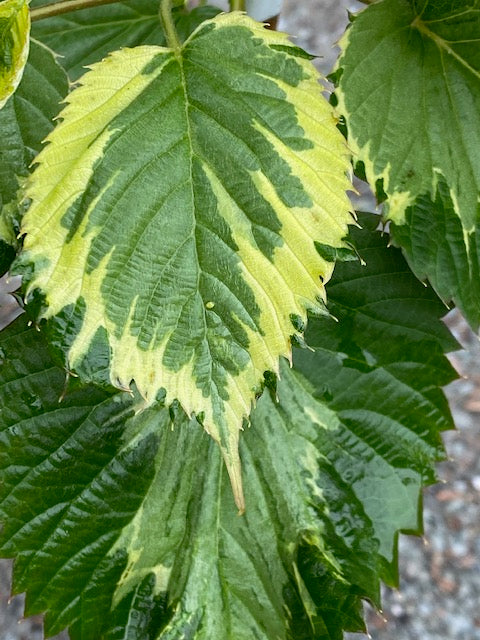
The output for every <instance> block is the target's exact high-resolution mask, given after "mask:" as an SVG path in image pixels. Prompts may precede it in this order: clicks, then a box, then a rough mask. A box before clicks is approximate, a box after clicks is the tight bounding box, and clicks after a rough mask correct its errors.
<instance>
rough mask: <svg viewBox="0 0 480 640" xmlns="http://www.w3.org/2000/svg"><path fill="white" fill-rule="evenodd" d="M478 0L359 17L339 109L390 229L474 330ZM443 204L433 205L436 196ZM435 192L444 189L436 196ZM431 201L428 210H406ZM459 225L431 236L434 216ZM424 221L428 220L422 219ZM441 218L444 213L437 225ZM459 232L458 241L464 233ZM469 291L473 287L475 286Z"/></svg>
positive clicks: (477, 313)
mask: <svg viewBox="0 0 480 640" xmlns="http://www.w3.org/2000/svg"><path fill="white" fill-rule="evenodd" d="M479 42H480V3H479V2H478V0H474V1H472V0H459V1H457V2H450V1H447V2H437V1H435V2H434V1H431V0H415V1H414V0H411V1H408V0H383V1H382V2H378V3H376V4H374V5H373V6H371V7H368V8H367V9H366V10H365V11H363V12H362V13H360V14H359V15H358V16H357V17H355V19H354V21H353V24H352V25H351V26H350V28H349V29H348V30H347V33H346V35H345V37H344V39H343V41H342V43H341V44H342V49H343V53H342V55H341V58H340V60H339V63H338V66H339V73H338V75H339V77H340V79H339V88H338V90H337V91H336V95H337V98H338V101H339V105H338V108H339V111H340V112H341V113H342V114H343V115H344V116H345V119H346V123H347V127H348V138H349V145H350V148H351V149H352V151H353V153H354V157H355V159H356V160H357V161H361V162H362V163H363V164H364V165H365V170H366V175H367V179H368V181H369V182H370V183H371V184H372V185H375V184H377V187H378V189H379V190H380V191H382V190H383V191H384V192H385V194H386V195H387V197H388V199H387V203H386V216H387V217H388V218H389V219H390V220H391V221H392V222H393V223H394V224H393V225H392V236H393V239H394V241H395V242H396V243H398V244H401V245H402V246H404V245H403V240H404V238H405V237H406V236H409V237H411V238H415V241H414V242H415V243H420V244H422V245H423V246H427V245H428V249H427V251H426V255H428V257H429V260H428V261H427V260H426V259H424V258H423V257H422V256H420V255H419V253H418V252H415V251H411V250H409V248H408V245H407V246H405V249H406V255H407V257H408V259H409V262H410V264H411V267H412V269H413V270H414V271H415V273H417V275H418V276H419V277H425V276H428V278H429V279H430V282H431V283H432V284H433V286H434V287H435V289H436V290H437V292H438V293H439V295H441V297H442V298H443V299H444V300H445V301H446V302H450V301H451V300H453V301H454V302H455V304H457V305H458V306H459V307H460V309H461V310H462V312H463V313H464V315H465V316H466V318H467V319H468V321H469V322H470V323H471V325H472V326H473V327H474V328H478V325H479V322H480V295H479V291H480V280H479V278H478V271H479V256H478V253H477V252H476V251H473V252H472V250H471V248H472V247H474V246H476V245H477V243H478V233H479V231H478V229H479V213H478V211H479V204H478V203H479V189H480V124H479V123H480V119H479V114H480V54H479V47H478V43H479ZM441 185H445V189H446V195H448V198H449V201H450V203H449V205H448V206H447V207H446V208H444V207H441V208H440V209H439V210H437V196H438V197H441V198H444V197H446V196H445V195H442V194H444V192H445V189H444V188H443V187H442V186H441ZM438 194H440V195H438ZM427 200H428V202H429V204H428V208H429V210H430V212H431V215H429V216H424V215H423V216H418V215H411V214H410V213H407V211H408V208H409V207H411V206H413V207H416V206H417V204H418V203H420V204H419V206H420V207H422V208H424V204H425V202H426V201H427ZM446 215H447V216H448V220H447V221H446V226H447V227H449V228H452V229H455V232H454V235H453V237H452V236H450V235H446V236H443V237H440V235H439V234H436V237H435V242H440V245H439V246H438V247H437V246H433V245H434V241H433V239H432V236H431V226H430V224H429V223H430V222H431V221H432V217H436V216H438V218H439V219H444V218H445V216H446ZM427 222H428V224H427ZM437 224H438V225H441V224H442V223H441V222H440V220H439V221H438V223H437V222H435V223H434V225H435V226H437ZM462 237H463V242H462V241H461V238H462ZM472 292H473V293H472Z"/></svg>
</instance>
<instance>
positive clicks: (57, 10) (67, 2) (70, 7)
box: [30, 0, 119, 22]
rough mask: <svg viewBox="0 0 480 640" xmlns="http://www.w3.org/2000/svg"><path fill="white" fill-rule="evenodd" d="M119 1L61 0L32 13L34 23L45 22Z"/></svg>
mask: <svg viewBox="0 0 480 640" xmlns="http://www.w3.org/2000/svg"><path fill="white" fill-rule="evenodd" d="M118 1H119V0H60V1H59V2H54V3H52V4H48V5H41V6H40V7H36V8H35V9H32V10H31V11H30V18H31V20H32V22H34V21H35V20H45V19H46V18H52V17H53V16H59V15H61V14H62V13H69V12H70V11H80V9H88V8H89V7H99V6H101V5H102V4H113V3H114V2H118Z"/></svg>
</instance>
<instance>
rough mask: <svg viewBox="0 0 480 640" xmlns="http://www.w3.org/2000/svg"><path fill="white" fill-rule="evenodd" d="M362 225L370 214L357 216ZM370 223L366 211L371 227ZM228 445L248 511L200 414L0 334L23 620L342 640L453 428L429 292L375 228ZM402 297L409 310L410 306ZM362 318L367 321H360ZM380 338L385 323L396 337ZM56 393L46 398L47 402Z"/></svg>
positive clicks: (21, 331) (97, 636)
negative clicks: (42, 617)
mask: <svg viewBox="0 0 480 640" xmlns="http://www.w3.org/2000/svg"><path fill="white" fill-rule="evenodd" d="M361 221H362V223H364V224H366V225H367V226H370V229H372V228H373V227H372V224H371V220H370V219H369V218H368V217H362V218H361ZM375 223H376V222H375V221H373V224H375ZM352 240H353V242H354V244H355V245H356V246H357V249H358V251H359V253H360V254H361V255H362V257H363V258H364V259H365V260H366V262H367V266H366V267H364V266H361V265H360V263H344V264H340V265H339V266H338V267H337V270H336V273H335V275H334V277H333V279H332V282H331V285H330V301H331V307H332V311H333V312H334V313H335V316H336V317H337V319H338V322H336V321H334V320H333V319H331V318H327V317H324V318H319V319H315V320H312V321H311V324H310V328H309V330H308V331H307V335H306V338H307V341H308V342H309V344H310V345H311V346H312V347H313V348H314V349H315V351H314V352H312V351H309V350H296V351H295V354H294V365H295V366H294V369H293V370H291V369H290V368H289V366H288V363H287V362H286V361H283V364H282V366H281V379H280V381H279V383H278V388H277V393H278V398H279V400H278V401H277V400H275V397H274V396H275V394H274V395H273V396H272V395H271V394H270V392H269V390H266V391H265V392H264V394H263V396H262V397H261V399H260V400H259V402H258V405H257V407H256V409H255V411H254V412H253V415H252V426H251V428H250V429H248V430H247V431H246V432H245V434H244V437H243V438H242V440H241V452H242V458H243V464H244V481H245V488H246V495H247V498H248V502H247V511H246V513H245V515H244V516H243V517H241V518H239V517H238V516H237V514H236V511H235V509H234V507H233V505H232V502H231V499H230V487H229V484H228V479H227V477H226V474H225V473H224V472H223V465H222V460H221V455H220V452H219V450H218V448H217V447H216V446H215V444H214V443H213V442H212V441H211V440H210V439H209V438H207V437H206V436H205V434H204V433H203V431H202V429H201V428H200V427H199V425H198V423H197V422H196V421H194V420H188V419H187V418H186V416H185V414H184V413H183V412H182V411H181V410H180V409H178V410H173V409H171V410H168V409H166V408H161V407H159V406H158V405H156V406H153V407H150V408H148V409H146V410H145V411H143V412H142V413H139V414H137V415H134V409H135V407H136V403H137V402H138V397H132V396H130V395H129V394H126V393H116V394H113V395H112V392H109V391H106V390H101V389H99V388H96V387H93V386H90V387H82V386H81V384H80V383H79V381H78V380H75V379H70V381H69V382H68V388H67V391H66V392H65V373H64V371H63V370H62V368H60V367H57V366H56V364H55V362H54V361H52V358H51V356H50V355H49V352H48V350H47V348H46V347H45V343H44V336H43V334H42V333H41V332H40V333H39V332H37V331H35V330H34V329H33V328H30V329H28V328H27V327H26V320H24V319H23V318H20V319H19V320H17V321H16V323H15V324H14V325H12V326H11V327H10V328H9V329H7V330H6V331H4V332H2V334H0V347H1V355H2V358H3V361H4V362H3V366H2V368H1V371H0V384H1V387H2V389H3V390H4V398H5V402H4V409H3V411H2V413H1V414H0V469H1V473H2V477H3V478H4V482H3V483H2V485H1V486H0V513H1V514H2V518H5V526H4V529H3V531H2V537H1V543H2V548H1V552H2V553H3V554H4V555H7V556H16V557H17V560H16V563H15V572H14V590H15V592H21V591H23V590H25V589H27V602H26V614H27V615H31V614H34V613H40V612H43V611H47V616H46V633H47V634H54V633H57V632H59V631H60V630H61V629H62V628H64V627H66V626H68V627H69V629H70V636H71V638H72V640H102V639H105V640H120V639H125V638H127V637H128V638H129V640H144V639H145V638H149V639H150V640H153V639H155V640H173V639H177V638H179V637H184V638H185V639H188V640H207V639H208V640H211V638H215V640H232V639H235V640H251V638H259V639H260V640H278V638H285V639H286V640H287V639H288V640H293V639H295V640H298V639H299V638H301V639H304V640H340V639H341V637H342V629H346V630H352V631H353V630H361V629H362V628H363V623H362V619H361V613H360V612H361V602H360V598H361V597H367V598H369V599H370V600H371V601H373V602H375V603H377V604H378V598H379V596H378V586H379V579H380V578H383V579H386V580H387V581H388V582H390V583H394V582H395V580H396V536H397V531H398V530H399V529H407V530H419V529H420V528H421V523H419V522H418V501H419V491H420V489H421V487H422V485H424V484H425V483H429V482H431V481H432V480H433V479H434V471H433V468H432V465H433V463H434V462H435V460H437V459H438V458H439V457H440V456H441V455H442V448H441V442H440V437H439V433H440V431H441V430H442V429H444V428H451V426H452V423H451V418H450V414H449V411H448V406H447V403H446V400H445V398H444V396H443V394H442V392H441V387H442V386H443V385H445V384H447V383H448V382H450V381H451V380H452V379H453V377H454V373H453V371H452V369H451V366H450V365H449V363H448V361H447V359H446V358H445V357H444V355H443V353H444V352H445V351H446V350H451V349H454V348H456V343H455V341H454V340H453V339H452V338H451V336H450V335H449V333H448V332H447V330H446V328H445V326H444V325H443V324H442V323H441V322H440V321H439V317H440V316H441V314H442V313H443V305H442V304H441V303H440V301H439V300H438V298H436V296H435V294H434V293H433V292H432V290H431V289H429V288H425V287H423V286H422V285H421V284H420V283H418V281H417V280H416V279H415V278H414V277H413V275H412V274H411V272H410V271H409V269H408V267H407V266H406V264H405V262H404V260H403V259H402V257H401V255H400V253H399V252H398V251H397V250H395V249H387V247H386V239H385V238H383V237H382V236H381V235H380V234H378V233H375V232H373V231H371V230H369V231H366V232H363V231H362V232H361V231H358V230H355V231H354V232H353V236H352ZM412 308H414V310H415V313H412ZM372 328H373V331H372ZM392 336H393V337H392ZM60 397H62V401H61V402H59V398H60Z"/></svg>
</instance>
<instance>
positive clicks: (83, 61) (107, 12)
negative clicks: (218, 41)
mask: <svg viewBox="0 0 480 640" xmlns="http://www.w3.org/2000/svg"><path fill="white" fill-rule="evenodd" d="M51 2H55V0H51ZM40 4H41V5H43V4H49V3H45V0H36V1H34V2H32V7H35V6H36V5H40ZM219 12H220V10H219V9H217V8H216V7H209V6H205V7H197V8H195V9H193V10H192V11H190V12H187V11H184V10H183V9H176V10H174V12H173V16H174V19H175V23H176V27H177V30H178V32H179V35H180V37H181V38H182V39H186V38H187V37H188V36H189V35H190V33H192V32H193V31H194V30H195V28H196V27H197V26H198V25H199V24H200V23H201V22H202V21H203V20H207V19H208V18H213V17H214V16H215V15H216V14H217V13H219ZM32 33H33V35H34V37H35V38H38V39H39V40H41V41H42V42H44V43H45V44H46V45H48V46H49V47H51V48H52V49H53V50H54V51H57V52H58V53H60V54H61V55H62V56H63V57H62V64H63V66H64V68H65V69H66V70H67V71H68V75H69V76H70V78H71V79H72V80H77V79H78V78H79V77H80V76H81V75H82V74H83V73H84V72H85V66H86V65H91V64H92V63H93V62H98V61H99V60H101V59H102V58H104V57H105V56H106V55H108V54H109V53H110V52H112V51H115V50H116V49H119V48H120V47H136V46H138V45H141V44H156V45H164V44H165V35H164V33H163V30H162V27H161V25H160V20H159V15H158V2H152V0H130V1H129V2H118V3H115V4H112V5H108V6H106V7H94V8H93V9H83V10H81V11H72V12H71V13H68V14H64V15H61V16H55V17H53V18H48V19H46V20H39V21H38V22H34V23H33V26H32Z"/></svg>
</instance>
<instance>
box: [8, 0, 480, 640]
mask: <svg viewBox="0 0 480 640" xmlns="http://www.w3.org/2000/svg"><path fill="white" fill-rule="evenodd" d="M362 6H363V5H361V4H360V3H359V2H353V1H348V0H304V1H303V2H298V1H295V0H285V6H284V11H283V15H282V20H281V22H280V28H282V29H284V30H285V31H288V32H289V33H292V34H295V35H296V41H297V43H298V44H299V45H300V46H302V47H304V48H305V49H307V50H308V51H310V52H311V53H313V54H316V55H319V56H322V57H320V58H319V59H318V60H317V61H316V64H317V66H318V67H319V69H320V70H321V71H322V72H323V73H328V72H329V71H330V70H331V68H332V65H333V64H334V61H335V58H336V55H337V50H336V49H335V48H334V43H335V42H336V41H337V39H338V38H339V37H340V35H341V34H342V32H343V30H344V27H345V24H346V14H347V10H351V11H354V10H356V9H358V8H361V7H362ZM368 201H369V199H368V195H367V196H364V197H363V198H362V200H361V205H360V206H362V207H365V205H366V203H368ZM447 321H448V324H449V326H450V327H451V329H452V331H453V332H454V333H455V335H456V337H457V339H458V340H459V341H460V342H461V344H462V345H463V346H464V348H465V350H464V351H461V352H457V353H455V354H453V355H452V356H451V358H452V361H453V363H454V365H455V367H456V368H457V369H458V371H459V372H460V373H461V374H462V376H463V378H462V379H461V380H459V381H458V382H455V383H454V384H452V385H451V386H450V387H449V388H448V389H447V393H448V397H449V400H450V403H451V406H452V409H453V412H454V416H455V421H456V424H457V427H458V430H457V431H455V432H451V433H447V434H446V435H445V444H446V447H447V451H448V454H449V456H450V457H449V460H448V461H447V462H445V463H443V464H442V465H440V466H439V477H440V478H441V480H442V482H441V483H440V484H438V485H436V486H434V487H432V488H430V489H429V490H427V491H426V492H425V497H424V521H425V535H424V537H423V538H413V537H407V536H402V537H401V540H400V563H401V585H400V590H398V591H396V590H390V589H385V590H384V606H383V613H382V615H379V614H376V613H375V612H373V611H371V610H370V609H369V608H368V607H366V608H367V618H368V622H369V632H370V635H371V637H372V638H373V640H392V639H393V638H395V640H480V607H479V603H480V455H479V454H480V437H479V433H478V424H479V421H480V343H479V341H478V339H477V338H476V337H475V336H474V335H473V334H472V332H471V331H470V330H469V329H468V327H467V326H466V324H465V322H464V321H463V320H462V318H461V317H460V316H459V314H458V313H456V312H453V313H451V314H450V315H449V317H448V320H447ZM9 582H10V563H9V562H5V561H4V562H0V640H42V638H43V630H42V621H41V618H40V617H34V618H30V619H28V620H21V616H22V611H23V599H22V597H21V596H18V597H15V598H13V599H12V600H11V601H9V599H8V596H9ZM364 638H366V636H363V635H361V634H360V635H359V634H347V636H346V640H364ZM66 639H67V636H66V634H61V635H59V636H56V640H66ZM212 640H214V639H212Z"/></svg>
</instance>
